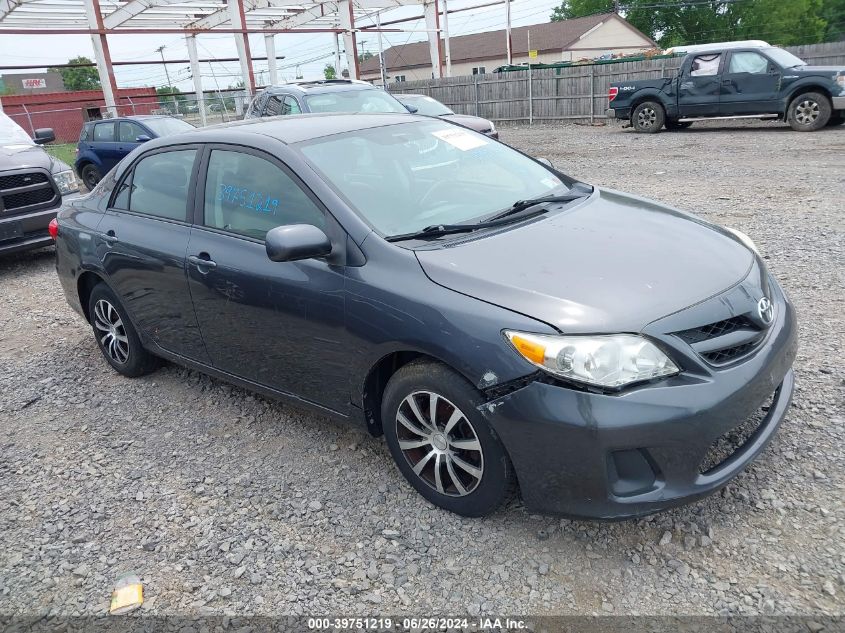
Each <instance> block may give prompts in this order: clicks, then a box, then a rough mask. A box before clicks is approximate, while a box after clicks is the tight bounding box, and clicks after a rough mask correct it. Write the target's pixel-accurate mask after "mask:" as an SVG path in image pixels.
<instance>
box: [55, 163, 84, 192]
mask: <svg viewBox="0 0 845 633" xmlns="http://www.w3.org/2000/svg"><path fill="white" fill-rule="evenodd" d="M53 180H55V181H56V186H57V187H58V188H59V192H60V193H61V194H62V195H65V194H68V193H73V192H74V191H79V185H77V184H76V176H74V175H73V172H72V171H71V170H70V169H68V170H67V171H60V172H59V173H58V174H53Z"/></svg>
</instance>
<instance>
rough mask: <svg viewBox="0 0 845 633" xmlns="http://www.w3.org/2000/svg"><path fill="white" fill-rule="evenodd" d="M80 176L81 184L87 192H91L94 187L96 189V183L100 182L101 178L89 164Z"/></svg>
mask: <svg viewBox="0 0 845 633" xmlns="http://www.w3.org/2000/svg"><path fill="white" fill-rule="evenodd" d="M81 176H82V182H84V183H85V187H86V188H87V189H88V191H91V190H92V189H93V188H94V187H96V186H97V183H98V182H100V179H101V178H102V177H103V176H102V174H101V173H100V170H99V169H97V167H96V165H92V164H91V163H88V164H87V165H85V167H83V168H82V174H81Z"/></svg>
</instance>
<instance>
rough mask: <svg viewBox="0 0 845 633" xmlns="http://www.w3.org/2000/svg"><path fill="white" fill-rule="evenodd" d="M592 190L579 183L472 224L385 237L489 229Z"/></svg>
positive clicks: (395, 239)
mask: <svg viewBox="0 0 845 633" xmlns="http://www.w3.org/2000/svg"><path fill="white" fill-rule="evenodd" d="M592 191H593V188H592V187H591V186H589V185H581V184H580V183H579V184H578V185H576V186H574V187H573V188H572V189H570V190H569V191H568V192H567V193H565V194H561V195H558V196H545V197H542V198H531V199H530V200H517V201H516V202H514V203H513V205H512V206H511V207H510V208H509V209H506V210H505V211H502V212H501V213H497V214H496V215H494V216H492V217H489V218H487V219H486V220H484V221H482V222H475V223H472V224H469V223H467V224H434V225H432V226H427V227H425V228H424V229H422V230H420V231H414V232H412V233H402V234H400V235H390V236H388V237H386V238H385V239H386V240H387V241H388V242H401V241H403V240H411V239H420V238H434V237H440V236H442V235H452V234H454V233H468V232H470V231H477V230H478V229H489V228H493V227H497V226H502V225H504V224H510V223H511V222H517V221H519V220H525V219H528V218H531V217H534V216H535V215H540V214H541V213H544V212H545V209H542V208H540V209H534V210H531V209H532V207H537V206H539V205H543V204H548V203H550V202H572V201H574V200H580V199H581V198H585V197H586V196H589V195H590V194H591V193H592ZM526 212H527V213H526Z"/></svg>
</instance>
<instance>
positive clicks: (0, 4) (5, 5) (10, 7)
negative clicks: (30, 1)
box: [0, 0, 23, 20]
mask: <svg viewBox="0 0 845 633" xmlns="http://www.w3.org/2000/svg"><path fill="white" fill-rule="evenodd" d="M22 4H23V2H22V0H17V1H14V0H0V20H2V19H3V18H5V17H6V16H7V15H9V14H10V13H11V12H12V11H14V9H15V7H19V6H21V5H22Z"/></svg>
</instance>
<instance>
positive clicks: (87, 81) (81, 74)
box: [47, 57, 100, 90]
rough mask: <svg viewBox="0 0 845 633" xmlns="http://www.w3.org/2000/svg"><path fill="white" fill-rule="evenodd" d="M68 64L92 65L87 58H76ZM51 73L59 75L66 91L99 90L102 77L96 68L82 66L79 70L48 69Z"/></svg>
mask: <svg viewBox="0 0 845 633" xmlns="http://www.w3.org/2000/svg"><path fill="white" fill-rule="evenodd" d="M67 63H68V64H91V63H93V62H92V61H91V60H90V59H88V58H87V57H74V58H73V59H69V60H68V62H67ZM47 70H48V71H49V72H54V73H59V74H60V75H61V76H62V81H63V82H64V84H65V89H66V90H98V89H99V88H100V75H99V73H98V72H97V68H96V66H82V67H77V68H67V67H65V68H48V69H47Z"/></svg>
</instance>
